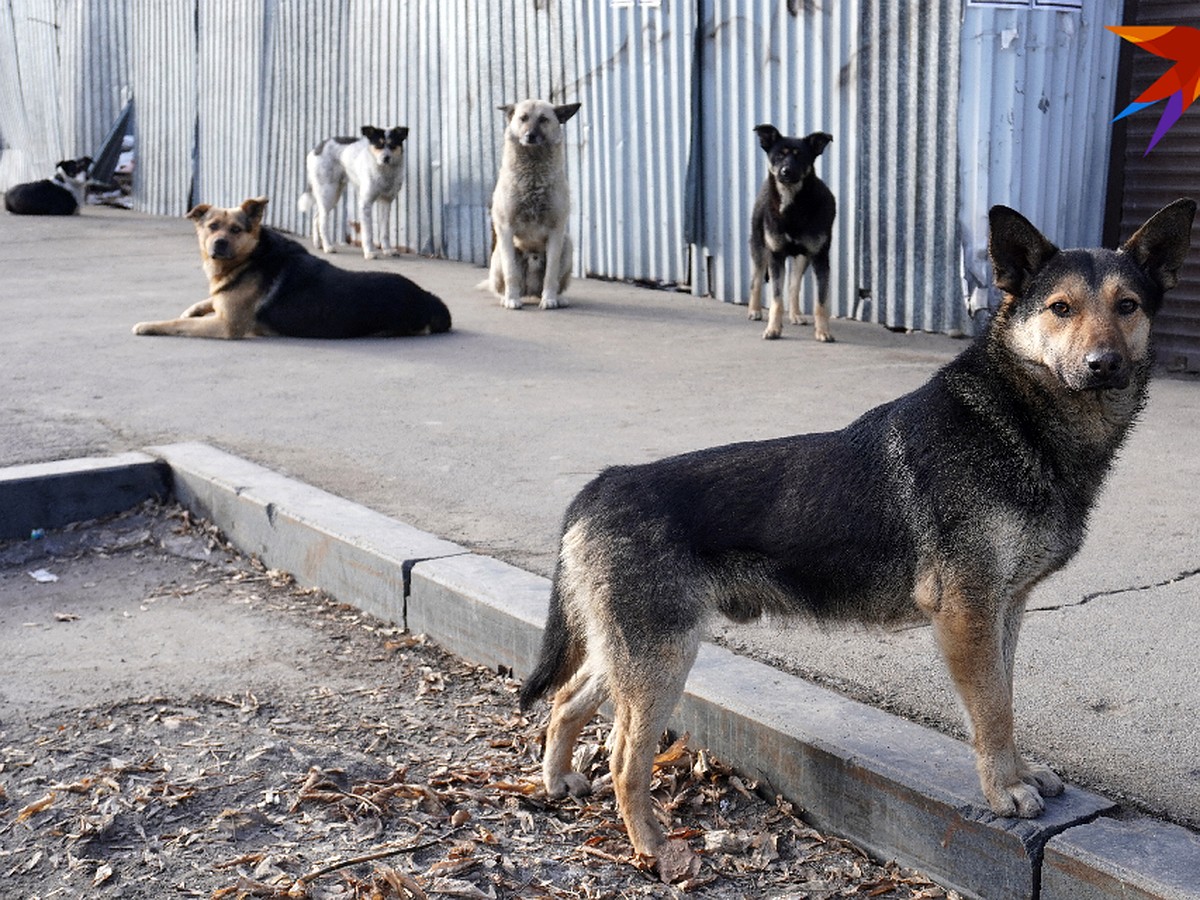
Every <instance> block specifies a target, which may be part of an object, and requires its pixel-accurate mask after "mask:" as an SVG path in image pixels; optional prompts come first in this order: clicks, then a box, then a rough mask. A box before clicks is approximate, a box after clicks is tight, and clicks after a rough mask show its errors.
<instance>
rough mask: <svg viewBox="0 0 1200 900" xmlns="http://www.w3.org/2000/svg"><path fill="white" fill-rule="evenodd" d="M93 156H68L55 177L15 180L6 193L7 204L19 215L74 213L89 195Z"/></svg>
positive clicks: (56, 169)
mask: <svg viewBox="0 0 1200 900" xmlns="http://www.w3.org/2000/svg"><path fill="white" fill-rule="evenodd" d="M91 168H92V158H91V157H90V156H81V157H80V158H79V159H64V160H62V161H60V162H59V164H58V166H57V167H56V168H55V170H54V177H53V178H52V179H51V178H46V179H43V180H42V181H30V182H27V183H25V184H14V185H13V186H12V187H10V188H9V189H8V190H7V191H6V192H5V194H4V208H5V209H7V210H8V211H9V212H10V213H16V214H17V215H19V216H73V215H75V214H76V213H77V212H79V207H81V206H83V204H84V202H85V201H86V199H87V185H88V174H89V173H90V171H91Z"/></svg>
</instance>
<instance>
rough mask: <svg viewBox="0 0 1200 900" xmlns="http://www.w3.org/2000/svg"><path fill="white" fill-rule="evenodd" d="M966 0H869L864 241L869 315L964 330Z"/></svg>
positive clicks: (863, 87)
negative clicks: (961, 96)
mask: <svg viewBox="0 0 1200 900" xmlns="http://www.w3.org/2000/svg"><path fill="white" fill-rule="evenodd" d="M961 14H962V8H961V3H960V0H936V2H929V3H921V4H915V3H911V4H910V3H889V2H886V0H863V3H862V4H861V16H862V20H861V21H862V24H861V26H860V33H861V36H862V44H861V47H860V56H859V67H860V71H861V78H860V83H859V96H860V103H861V110H860V117H859V128H860V129H861V131H860V141H861V146H860V148H859V157H858V164H859V200H860V204H861V205H860V207H859V217H858V226H859V241H860V246H859V249H860V252H861V255H862V263H861V265H862V268H863V272H862V286H863V288H864V289H865V290H866V291H867V292H869V294H870V297H869V302H868V303H867V304H864V306H865V308H864V313H863V318H866V319H868V320H869V321H874V322H880V323H882V324H884V325H887V326H888V327H889V328H906V329H913V330H921V331H945V332H950V333H956V332H960V331H963V330H965V325H964V319H965V315H964V313H965V309H964V305H963V302H962V298H961V296H960V295H961V291H960V279H959V275H958V270H959V251H958V247H959V245H958V228H957V212H958V190H957V187H958V186H957V177H956V176H957V173H956V172H955V169H954V165H953V160H954V159H955V158H956V157H957V153H958V136H957V128H956V124H957V99H958V92H959V84H958V82H959V79H958V73H959V34H960V22H961V18H960V17H961Z"/></svg>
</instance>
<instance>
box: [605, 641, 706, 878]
mask: <svg viewBox="0 0 1200 900" xmlns="http://www.w3.org/2000/svg"><path fill="white" fill-rule="evenodd" d="M683 639H684V642H685V643H683V644H682V645H674V644H670V645H664V646H662V647H660V648H658V652H657V653H651V654H650V655H649V656H648V657H647V658H646V659H645V660H644V661H643V662H642V664H643V665H646V666H648V667H651V666H652V667H653V668H647V669H641V668H637V667H636V666H634V667H630V668H622V669H621V670H619V671H616V672H614V674H613V677H612V690H613V697H612V699H613V706H614V707H615V722H614V726H613V750H612V755H611V756H610V757H609V762H608V767H609V771H611V772H612V779H613V790H614V791H615V792H616V795H617V806H618V807H619V808H620V810H621V817H622V818H623V819H624V820H625V828H626V830H627V831H628V832H629V840H630V842H631V843H632V844H633V849H634V850H635V851H636V852H638V853H641V854H644V855H646V856H656V855H657V854H658V851H659V850H660V849H661V848H662V846H663V844H664V843H666V836H665V835H664V834H663V828H662V825H660V824H659V822H658V818H657V817H656V816H655V815H654V801H653V798H652V797H651V796H650V782H651V780H652V778H653V776H654V755H655V753H656V752H657V750H658V739H659V737H661V736H662V733H663V731H664V730H665V729H666V727H667V722H668V721H669V720H670V718H671V712H672V711H673V710H674V709H675V704H676V703H677V702H678V701H679V696H680V694H682V693H683V686H684V683H685V682H686V681H687V674H688V671H689V670H690V669H691V667H692V663H693V662H694V661H695V659H696V651H697V649H698V647H699V640H698V639H697V637H696V635H694V634H688V635H685V636H684V637H683Z"/></svg>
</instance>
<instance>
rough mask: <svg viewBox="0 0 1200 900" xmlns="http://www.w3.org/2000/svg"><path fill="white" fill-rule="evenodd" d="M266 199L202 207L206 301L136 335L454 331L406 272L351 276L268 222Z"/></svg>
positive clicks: (440, 306) (198, 220)
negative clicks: (266, 224) (223, 205)
mask: <svg viewBox="0 0 1200 900" xmlns="http://www.w3.org/2000/svg"><path fill="white" fill-rule="evenodd" d="M266 205H267V198H266V197H256V198H254V199H251V200H246V201H245V202H243V203H242V205H241V206H236V207H233V208H230V209H221V208H218V207H213V206H209V205H208V204H206V203H205V204H201V205H199V206H197V207H195V208H194V209H193V210H192V211H191V212H189V213H188V214H187V217H188V218H189V219H191V220H192V221H193V223H195V226H196V236H197V238H198V239H199V241H200V258H201V259H202V260H203V263H204V272H205V274H206V275H207V276H208V291H209V296H208V299H207V300H201V301H200V302H199V303H196V304H194V305H193V306H191V307H189V308H188V309H186V310H185V311H184V312H183V315H182V316H180V318H178V319H171V320H168V321H165V322H139V323H138V324H137V325H135V326H134V327H133V333H134V334H171V335H184V336H187V337H210V338H243V337H250V336H252V335H266V334H276V335H288V336H290V337H307V338H352V337H366V336H368V335H380V336H399V335H414V334H427V333H436V332H442V331H449V330H450V311H449V310H448V309H446V305H445V304H444V303H442V301H441V300H439V299H438V298H437V297H435V296H434V295H433V294H431V293H429V291H426V290H425V289H423V288H422V287H420V286H419V285H416V284H414V283H413V282H412V281H410V280H409V279H407V278H405V277H404V276H402V275H396V274H394V273H391V272H348V271H346V270H345V269H339V268H338V267H337V266H335V265H332V264H330V263H328V262H326V261H325V260H323V259H319V258H317V257H315V256H313V255H312V254H311V253H309V252H308V251H307V250H305V249H304V248H303V247H302V246H300V244H298V243H297V242H296V241H293V240H291V239H289V238H286V237H284V236H283V235H281V234H279V233H278V232H276V231H272V230H271V229H269V228H266V227H264V226H263V224H262V216H263V210H264V209H265V208H266Z"/></svg>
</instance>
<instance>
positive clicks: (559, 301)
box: [539, 297, 567, 309]
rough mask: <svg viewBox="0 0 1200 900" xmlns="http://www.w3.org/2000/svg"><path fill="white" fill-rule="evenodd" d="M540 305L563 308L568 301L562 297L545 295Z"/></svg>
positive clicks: (542, 306)
mask: <svg viewBox="0 0 1200 900" xmlns="http://www.w3.org/2000/svg"><path fill="white" fill-rule="evenodd" d="M539 305H540V306H541V308H542V309H561V308H562V307H564V306H566V305H567V301H566V300H564V299H563V298H562V297H543V298H542V302H541V303H540V304H539Z"/></svg>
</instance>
